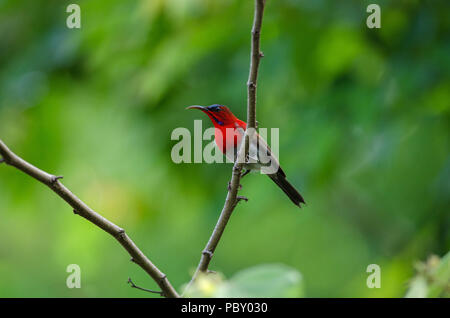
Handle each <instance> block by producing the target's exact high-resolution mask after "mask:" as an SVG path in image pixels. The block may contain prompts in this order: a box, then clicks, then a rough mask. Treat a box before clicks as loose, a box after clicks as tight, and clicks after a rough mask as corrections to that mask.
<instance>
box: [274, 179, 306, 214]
mask: <svg viewBox="0 0 450 318" xmlns="http://www.w3.org/2000/svg"><path fill="white" fill-rule="evenodd" d="M269 177H270V179H272V180H273V182H275V183H276V184H277V185H278V186H279V187H280V188H281V190H283V192H284V193H286V195H287V196H288V197H289V199H291V201H292V202H294V204H295V205H297V206H299V207H301V205H300V203H303V204H305V200H303V197H302V196H301V194H300V193H298V191H297V189H295V188H294V186H293V185H292V184H290V183H289V181H287V180H286V177H285V176H284V175H282V174H281V173H275V174H269Z"/></svg>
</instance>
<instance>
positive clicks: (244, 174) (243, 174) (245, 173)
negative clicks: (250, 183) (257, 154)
mask: <svg viewBox="0 0 450 318" xmlns="http://www.w3.org/2000/svg"><path fill="white" fill-rule="evenodd" d="M250 171H251V170H250V169H245V171H244V172H243V173H242V174H241V179H242V178H243V177H245V176H246V175H248V174H249V173H250Z"/></svg>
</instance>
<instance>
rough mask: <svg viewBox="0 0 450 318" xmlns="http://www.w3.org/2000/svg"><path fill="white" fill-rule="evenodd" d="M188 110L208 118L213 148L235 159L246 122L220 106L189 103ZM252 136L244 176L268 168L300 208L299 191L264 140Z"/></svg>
mask: <svg viewBox="0 0 450 318" xmlns="http://www.w3.org/2000/svg"><path fill="white" fill-rule="evenodd" d="M188 109H199V110H201V111H202V112H204V113H205V114H206V115H208V117H209V118H210V119H211V121H212V123H213V124H214V127H215V136H214V137H215V138H214V139H215V143H216V145H217V147H218V148H219V149H220V151H222V153H224V154H225V155H226V156H227V157H228V159H230V160H231V161H233V162H234V161H235V160H236V156H237V152H238V150H239V147H240V143H241V141H242V137H243V136H244V133H245V130H246V129H247V124H246V123H245V122H243V121H242V120H240V119H239V118H237V117H236V116H234V115H233V113H232V112H231V111H230V110H229V109H228V107H226V106H224V105H218V104H214V105H211V106H208V107H205V106H198V105H195V106H189V107H188ZM255 136H256V138H252V139H251V140H250V146H249V157H248V161H247V160H246V164H245V165H244V168H245V169H246V171H245V173H244V174H243V175H242V176H245V175H246V174H247V173H249V172H250V171H261V169H264V168H266V169H269V168H271V170H267V171H269V173H267V175H268V176H269V177H270V179H272V180H273V181H274V182H275V183H276V184H277V185H278V186H279V187H280V188H281V190H283V191H284V193H286V195H287V196H288V197H289V199H291V201H292V202H293V203H294V204H295V205H297V206H299V207H301V205H300V204H301V203H303V204H304V203H305V200H303V197H302V196H301V195H300V193H299V192H298V191H297V190H296V189H295V188H294V186H293V185H291V184H290V183H289V182H288V181H287V180H286V174H285V173H284V171H283V170H282V169H281V167H280V164H279V162H278V159H277V158H276V157H275V156H274V155H273V154H272V152H271V150H270V148H269V146H268V145H267V142H266V141H265V140H264V139H263V138H262V137H261V136H259V135H258V134H257V133H255Z"/></svg>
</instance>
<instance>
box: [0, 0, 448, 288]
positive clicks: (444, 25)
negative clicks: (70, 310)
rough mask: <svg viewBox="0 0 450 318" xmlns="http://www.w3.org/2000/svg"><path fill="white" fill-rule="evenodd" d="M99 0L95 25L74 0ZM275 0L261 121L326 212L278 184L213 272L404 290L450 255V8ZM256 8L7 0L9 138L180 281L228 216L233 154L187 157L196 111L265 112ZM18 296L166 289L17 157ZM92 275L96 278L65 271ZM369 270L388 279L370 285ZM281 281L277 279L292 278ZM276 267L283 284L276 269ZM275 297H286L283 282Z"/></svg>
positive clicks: (0, 176) (1, 74)
mask: <svg viewBox="0 0 450 318" xmlns="http://www.w3.org/2000/svg"><path fill="white" fill-rule="evenodd" d="M72 2H76V3H78V4H80V6H81V23H82V27H81V29H68V28H67V27H66V18H67V17H68V15H69V14H68V13H66V6H67V5H68V4H69V3H72ZM369 3H371V1H356V0H355V1H351V0H346V1H332V0H328V1H326V0H321V1H309V0H308V1H307V0H289V1H288V0H284V1H270V0H269V1H268V3H267V6H266V12H265V16H264V21H263V29H262V39H261V47H262V51H263V52H264V55H265V57H264V59H263V60H262V62H261V67H260V74H259V85H258V105H257V119H258V121H259V126H260V127H266V128H271V127H279V128H280V161H281V164H282V166H283V169H284V170H285V172H286V174H287V175H288V179H289V180H290V181H291V182H292V183H293V184H294V185H296V186H297V187H298V188H299V189H300V192H301V193H302V194H303V196H304V198H305V200H306V201H307V203H308V205H307V206H306V207H305V208H303V209H301V210H299V209H298V208H296V207H294V206H293V205H292V203H291V202H290V201H289V200H288V199H287V198H286V197H285V196H284V194H283V193H282V192H281V191H280V190H279V189H277V188H276V186H275V185H274V184H273V183H272V182H271V181H270V180H269V179H268V178H267V177H265V176H260V175H257V174H254V175H250V176H247V177H246V178H245V179H244V180H243V182H242V183H243V190H242V191H241V192H240V193H241V194H242V195H245V196H247V197H248V198H249V202H247V203H241V204H240V205H239V206H238V207H237V208H236V210H235V213H234V215H233V216H232V218H231V221H230V223H229V225H228V227H227V229H226V231H225V233H224V236H223V238H222V240H221V242H220V244H219V247H218V249H217V252H216V254H215V255H214V259H213V262H212V264H211V269H213V270H216V271H219V272H221V273H223V277H225V279H227V278H229V277H231V276H232V275H233V274H235V273H236V272H238V271H240V270H244V269H246V268H249V267H253V266H255V265H259V264H269V263H280V264H284V265H286V266H288V267H289V268H291V269H294V270H295V271H298V272H300V273H301V275H302V278H303V282H302V284H303V286H304V295H305V296H308V297H380V296H383V297H402V296H404V295H405V293H406V291H407V288H408V281H409V280H410V278H411V277H412V276H413V275H414V267H413V265H414V263H415V262H416V261H418V260H424V259H426V258H427V257H428V256H429V255H431V254H436V255H439V256H442V255H444V254H445V253H446V252H447V251H448V250H449V247H450V232H449V229H450V218H449V212H450V151H449V150H450V129H449V128H450V127H449V124H450V102H449V101H450V77H449V74H450V41H449V40H450V37H449V27H450V18H449V12H450V10H449V9H450V6H449V2H448V1H412V0H408V1H406V0H405V1H381V0H380V1H377V3H378V4H379V5H380V6H381V28H380V29H368V28H367V27H366V18H367V16H368V15H369V14H368V13H367V12H366V7H367V5H368V4H369ZM252 18H253V1H243V0H234V1H231V0H220V1H217V0H216V1H207V0H203V1H200V0H170V1H169V0H168V1H163V0H147V1H143V0H142V1H123V0H91V1H56V0H53V1H48V0H45V1H44V0H39V1H37V0H34V1H16V0H14V1H13V0H6V1H5V0H0V39H1V40H0V138H1V139H2V140H3V141H4V142H5V143H6V144H7V145H8V146H9V147H10V148H11V149H12V150H13V151H15V152H16V153H17V154H18V155H20V156H22V157H23V158H24V159H26V160H28V161H29V162H31V163H33V164H35V165H36V166H38V167H40V168H42V169H44V170H46V171H48V172H50V173H53V174H57V175H64V180H63V183H64V184H65V185H66V186H68V187H69V188H70V189H71V190H72V191H73V192H74V193H75V194H77V195H78V196H79V197H80V198H81V199H82V200H84V201H85V202H86V203H87V204H89V205H90V206H91V207H92V208H94V209H95V210H96V211H98V212H99V213H101V214H102V215H103V216H105V217H106V218H108V219H109V220H111V221H112V222H114V223H116V224H118V225H119V226H121V227H123V228H125V229H126V230H127V233H128V234H129V235H130V236H131V238H132V239H133V240H134V241H135V242H136V243H137V245H138V246H139V247H140V248H141V249H142V250H143V251H144V253H145V254H146V255H147V256H148V257H149V258H150V259H151V260H152V261H153V262H154V263H155V264H156V265H157V266H158V267H159V268H160V269H161V270H162V271H163V272H165V273H166V274H167V276H168V278H169V279H170V280H171V282H172V283H173V284H174V286H175V287H176V288H178V289H179V290H180V286H182V285H183V284H184V283H186V282H187V281H188V280H189V278H190V275H191V274H192V271H193V269H194V268H195V266H196V265H197V263H198V261H199V258H200V255H201V251H202V249H203V247H204V245H205V244H206V242H207V240H208V238H209V235H210V233H211V231H212V229H213V227H214V225H215V223H216V220H217V218H218V216H219V213H220V210H221V208H222V206H223V202H224V199H225V196H226V188H227V182H228V180H229V178H230V176H231V168H232V165H231V164H178V165H177V164H174V163H173V162H172V160H171V157H170V151H171V148H172V146H173V145H174V144H175V143H176V142H175V141H172V140H171V139H170V135H171V132H172V130H173V129H175V128H177V127H187V128H189V129H192V127H193V121H194V119H203V127H209V126H210V122H209V120H208V119H207V118H206V117H205V116H204V115H203V114H201V113H200V112H195V111H185V107H186V106H189V105H193V104H200V105H209V104H214V103H220V104H225V105H227V106H229V107H230V108H231V109H232V111H233V112H234V113H235V114H236V115H237V116H238V117H240V118H242V119H245V116H246V81H247V77H248V68H249V53H250V52H249V51H250V29H251V23H252ZM0 242H1V243H0V296H2V297H50V296H60V297H148V296H151V295H149V294H146V293H143V292H140V291H137V290H135V289H132V288H130V287H129V286H127V284H126V281H127V278H128V277H129V276H130V277H132V278H133V280H134V281H135V283H137V284H139V285H143V286H145V287H148V288H156V287H155V283H154V282H153V281H151V280H150V279H149V278H148V277H147V276H146V274H145V273H144V272H143V271H142V270H141V269H140V268H139V267H137V266H136V265H135V264H133V263H131V262H130V261H129V256H128V254H127V253H126V252H125V251H124V250H123V249H122V248H121V247H120V245H119V244H118V243H117V242H116V241H115V240H114V239H113V238H111V237H110V236H108V235H106V234H105V233H104V232H102V231H101V230H99V229H98V228H96V227H94V226H93V225H91V224H90V223H89V222H87V221H85V220H83V219H81V218H80V217H78V216H75V215H73V213H72V210H71V209H70V207H69V206H68V205H67V204H65V203H64V202H63V201H62V200H61V199H60V198H59V197H57V196H56V195H55V194H54V193H52V192H51V191H50V190H49V189H48V188H46V187H45V186H43V185H42V184H40V183H38V182H36V181H35V180H33V179H31V178H30V177H28V176H26V175H24V174H23V173H21V172H20V171H18V170H16V169H14V168H11V167H7V166H6V165H1V166H0ZM69 264H78V265H80V267H81V274H82V276H81V277H82V278H81V287H82V288H80V289H68V288H67V287H66V278H67V276H68V273H66V267H67V266H68V265H69ZM369 264H379V265H380V267H381V273H382V274H381V275H382V276H381V278H382V280H381V288H380V289H369V288H367V286H366V279H367V276H368V273H366V268H367V266H368V265H369ZM275 272H276V271H275ZM275 276H277V275H275ZM269 289H270V288H269Z"/></svg>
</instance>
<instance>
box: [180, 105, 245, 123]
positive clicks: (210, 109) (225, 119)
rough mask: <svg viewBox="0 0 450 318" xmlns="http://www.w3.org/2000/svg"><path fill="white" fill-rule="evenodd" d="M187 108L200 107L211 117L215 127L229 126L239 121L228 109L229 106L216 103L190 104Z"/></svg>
mask: <svg viewBox="0 0 450 318" xmlns="http://www.w3.org/2000/svg"><path fill="white" fill-rule="evenodd" d="M186 109H199V110H201V111H202V112H204V113H205V114H206V115H208V117H209V118H210V119H211V121H212V122H213V124H214V126H215V127H218V126H228V125H231V124H233V123H235V122H236V121H237V118H236V116H234V115H233V113H232V112H231V111H230V110H229V109H228V107H227V106H224V105H219V104H214V105H211V106H199V105H194V106H189V107H187V108H186Z"/></svg>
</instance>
